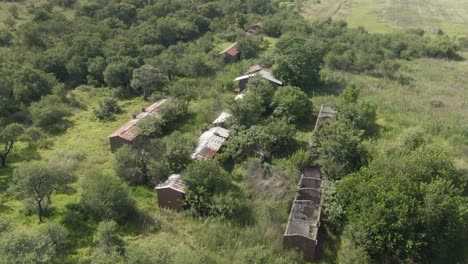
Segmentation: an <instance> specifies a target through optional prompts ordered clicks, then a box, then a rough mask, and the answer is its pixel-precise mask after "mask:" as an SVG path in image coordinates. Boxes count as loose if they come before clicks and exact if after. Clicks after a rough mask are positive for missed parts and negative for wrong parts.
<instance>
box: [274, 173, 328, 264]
mask: <svg viewBox="0 0 468 264" xmlns="http://www.w3.org/2000/svg"><path fill="white" fill-rule="evenodd" d="M321 181H322V173H321V170H320V167H318V166H315V167H311V168H307V169H305V170H304V173H303V174H302V175H301V179H300V181H299V192H298V193H297V196H296V198H295V200H294V202H293V205H292V208H291V213H290V215H289V219H288V224H287V226H286V231H285V232H284V236H283V247H284V248H286V249H295V250H298V251H299V252H301V253H302V255H303V256H304V258H305V259H307V260H313V259H315V258H316V249H317V245H318V239H317V236H318V231H319V227H320V217H321V214H322V195H321V192H320V185H321Z"/></svg>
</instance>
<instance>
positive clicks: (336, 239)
mask: <svg viewBox="0 0 468 264" xmlns="http://www.w3.org/2000/svg"><path fill="white" fill-rule="evenodd" d="M340 245H341V240H340V234H339V233H338V232H336V231H333V230H331V229H330V228H327V226H326V225H322V226H321V227H320V229H319V233H318V244H317V253H316V258H317V260H320V261H321V262H324V263H336V260H337V257H338V250H339V248H340Z"/></svg>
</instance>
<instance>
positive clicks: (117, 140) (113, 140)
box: [109, 137, 131, 152]
mask: <svg viewBox="0 0 468 264" xmlns="http://www.w3.org/2000/svg"><path fill="white" fill-rule="evenodd" d="M109 143H110V147H111V151H112V152H116V151H117V149H119V148H120V147H122V146H123V145H128V144H131V142H130V141H127V140H125V139H123V138H121V137H110V138H109Z"/></svg>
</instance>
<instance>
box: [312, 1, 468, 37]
mask: <svg viewBox="0 0 468 264" xmlns="http://www.w3.org/2000/svg"><path fill="white" fill-rule="evenodd" d="M303 10H304V14H305V16H307V17H311V18H315V17H332V18H334V19H344V20H346V21H347V22H348V23H349V24H350V25H351V26H362V27H365V28H366V29H367V30H369V31H371V32H388V31H390V30H392V29H405V28H423V29H426V30H428V31H430V32H436V31H437V30H438V29H439V28H440V29H442V30H443V31H444V32H446V33H448V34H450V35H458V34H463V35H467V34H468V2H466V1H458V0H413V1H406V0H328V1H312V0H309V1H306V3H305V4H304V7H303Z"/></svg>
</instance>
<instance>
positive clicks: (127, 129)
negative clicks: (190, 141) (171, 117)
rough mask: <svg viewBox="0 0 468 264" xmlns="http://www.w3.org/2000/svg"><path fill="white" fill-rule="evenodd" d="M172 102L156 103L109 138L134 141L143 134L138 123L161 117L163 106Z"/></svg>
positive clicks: (167, 100) (160, 101) (161, 100)
mask: <svg viewBox="0 0 468 264" xmlns="http://www.w3.org/2000/svg"><path fill="white" fill-rule="evenodd" d="M170 100H171V99H170V98H163V99H160V100H158V101H156V102H154V103H153V104H152V105H150V106H149V107H147V108H146V109H145V111H144V112H141V113H140V114H138V115H137V116H136V118H134V119H132V120H130V121H128V122H127V123H126V124H125V125H123V126H121V127H120V128H119V129H117V130H116V131H114V133H112V134H111V135H110V136H109V137H121V138H123V139H125V140H127V141H132V140H134V139H135V138H136V137H137V136H138V135H140V134H141V130H140V129H139V128H138V126H137V123H138V122H140V121H141V120H142V119H144V118H146V117H147V116H159V115H160V110H161V106H162V105H164V104H166V103H168V102H169V101H170Z"/></svg>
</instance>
